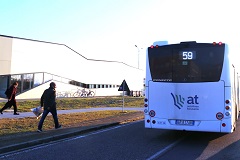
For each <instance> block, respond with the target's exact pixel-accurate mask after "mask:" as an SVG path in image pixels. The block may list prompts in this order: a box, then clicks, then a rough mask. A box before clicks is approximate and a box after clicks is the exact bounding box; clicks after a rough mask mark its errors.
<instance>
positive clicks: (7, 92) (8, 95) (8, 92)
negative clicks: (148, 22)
mask: <svg viewBox="0 0 240 160" xmlns="http://www.w3.org/2000/svg"><path fill="white" fill-rule="evenodd" d="M5 94H6V96H7V97H10V89H9V88H7V89H6V91H5Z"/></svg>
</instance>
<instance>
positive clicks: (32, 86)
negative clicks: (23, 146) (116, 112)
mask: <svg viewBox="0 0 240 160" xmlns="http://www.w3.org/2000/svg"><path fill="white" fill-rule="evenodd" d="M93 47H94V45H93ZM113 54H114V53H113ZM0 66H1V67H0V97H2V98H3V97H5V95H4V92H5V90H6V88H7V87H9V85H11V83H13V81H18V82H19V88H18V96H17V98H18V99H27V98H40V96H41V94H42V92H43V91H44V89H46V88H48V87H49V83H50V82H52V81H54V82H56V84H57V91H58V93H61V96H72V95H73V93H74V92H76V91H77V90H78V89H80V90H82V89H85V90H92V91H94V93H95V96H111V95H120V94H121V92H119V91H118V88H119V85H120V84H121V83H122V81H123V80H124V79H125V80H126V82H127V84H128V86H129V88H130V90H132V91H141V90H142V88H143V78H144V73H143V70H140V69H137V68H135V67H132V66H129V65H127V64H125V63H123V62H117V61H106V60H96V59H88V58H87V56H83V55H81V54H80V53H78V52H77V51H75V50H74V49H72V48H70V47H68V46H67V45H65V44H57V43H52V42H44V41H37V40H30V39H24V38H17V37H10V36H3V35H0ZM59 95H60V94H59Z"/></svg>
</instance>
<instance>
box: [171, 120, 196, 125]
mask: <svg viewBox="0 0 240 160" xmlns="http://www.w3.org/2000/svg"><path fill="white" fill-rule="evenodd" d="M175 124H176V125H186V126H193V125H194V121H190V120H176V122H175Z"/></svg>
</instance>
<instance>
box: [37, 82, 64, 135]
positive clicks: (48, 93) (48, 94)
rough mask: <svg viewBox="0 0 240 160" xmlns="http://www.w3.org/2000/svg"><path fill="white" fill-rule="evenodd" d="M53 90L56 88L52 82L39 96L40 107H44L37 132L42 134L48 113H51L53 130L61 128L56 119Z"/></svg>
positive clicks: (54, 93)
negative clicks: (53, 124)
mask: <svg viewBox="0 0 240 160" xmlns="http://www.w3.org/2000/svg"><path fill="white" fill-rule="evenodd" d="M55 88H56V84H55V83H54V82H51V83H50V87H49V88H48V89H46V90H45V91H44V92H43V94H42V96H41V106H42V107H43V106H44V111H43V114H42V117H41V119H40V121H39V123H38V132H42V126H43V122H44V120H45V118H46V116H47V115H48V113H49V112H51V114H52V116H53V120H54V123H55V129H58V128H61V125H59V122H58V117H57V108H56V90H55Z"/></svg>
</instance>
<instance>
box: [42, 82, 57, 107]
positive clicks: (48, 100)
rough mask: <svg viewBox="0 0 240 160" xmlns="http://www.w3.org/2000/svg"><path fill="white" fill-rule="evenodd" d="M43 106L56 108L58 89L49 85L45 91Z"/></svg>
mask: <svg viewBox="0 0 240 160" xmlns="http://www.w3.org/2000/svg"><path fill="white" fill-rule="evenodd" d="M41 106H44V110H46V109H48V110H49V109H51V108H56V91H55V89H54V88H52V87H49V88H48V89H46V90H45V91H44V92H43V94H42V97H41Z"/></svg>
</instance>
